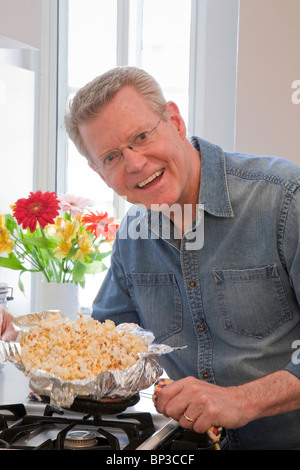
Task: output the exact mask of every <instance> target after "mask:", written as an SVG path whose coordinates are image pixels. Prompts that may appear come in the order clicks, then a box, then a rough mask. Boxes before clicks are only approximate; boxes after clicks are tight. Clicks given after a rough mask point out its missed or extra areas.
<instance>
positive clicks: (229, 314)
mask: <svg viewBox="0 0 300 470" xmlns="http://www.w3.org/2000/svg"><path fill="white" fill-rule="evenodd" d="M214 278H215V285H216V289H217V294H218V300H219V305H220V309H221V314H222V318H223V325H224V328H225V329H226V330H230V331H232V332H234V333H237V334H240V335H245V336H252V337H256V338H263V337H266V336H267V335H269V334H271V333H272V332H273V331H274V330H275V329H276V328H278V327H279V326H280V325H282V324H283V323H285V322H286V321H288V320H290V319H291V318H292V314H291V312H290V309H289V306H288V302H287V299H286V296H285V293H284V289H283V286H282V282H281V279H280V277H279V274H278V271H277V268H276V265H271V266H265V267H261V268H254V269H242V270H231V269H230V270H221V269H217V270H214Z"/></svg>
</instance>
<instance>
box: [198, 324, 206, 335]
mask: <svg viewBox="0 0 300 470" xmlns="http://www.w3.org/2000/svg"><path fill="white" fill-rule="evenodd" d="M198 331H200V333H203V331H205V326H204V325H200V326H199V327H198Z"/></svg>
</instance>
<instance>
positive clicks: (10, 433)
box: [0, 364, 226, 451]
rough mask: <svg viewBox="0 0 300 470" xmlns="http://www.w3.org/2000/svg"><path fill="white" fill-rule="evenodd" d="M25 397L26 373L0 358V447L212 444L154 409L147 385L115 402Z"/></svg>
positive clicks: (113, 447)
mask: <svg viewBox="0 0 300 470" xmlns="http://www.w3.org/2000/svg"><path fill="white" fill-rule="evenodd" d="M28 397H30V389H29V385H28V379H27V378H26V377H25V376H24V375H23V374H22V373H21V372H20V371H18V370H17V369H16V368H14V366H13V365H12V364H5V366H4V368H2V369H0V450H2V449H3V450H4V449H5V450H66V451H67V450H103V451H122V450H127V451H128V450H153V449H157V450H160V451H169V450H176V451H182V450H183V449H186V450H190V451H195V450H198V449H201V450H204V449H205V450H214V446H213V444H212V443H211V442H210V441H209V440H208V438H207V435H206V434H205V435H202V434H197V433H194V432H191V431H187V430H184V429H182V428H181V427H180V426H179V425H178V423H177V422H176V421H174V420H172V419H167V418H165V417H164V416H162V415H160V414H158V413H157V412H156V410H155V408H154V406H153V403H152V399H151V397H152V390H151V388H150V389H148V390H146V391H141V392H140V393H139V394H138V395H135V396H133V397H130V398H129V399H128V400H125V401H122V402H117V403H100V402H98V401H94V400H90V399H88V398H87V399H85V398H84V399H83V398H77V399H76V400H75V401H74V403H73V405H72V406H71V407H70V409H61V408H57V407H55V406H53V405H51V404H50V403H41V402H32V401H31V400H29V399H28ZM221 448H226V439H224V440H223V442H222V443H221Z"/></svg>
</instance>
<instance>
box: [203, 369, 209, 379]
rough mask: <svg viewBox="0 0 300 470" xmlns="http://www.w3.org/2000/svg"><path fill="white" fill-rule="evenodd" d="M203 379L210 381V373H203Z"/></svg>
mask: <svg viewBox="0 0 300 470" xmlns="http://www.w3.org/2000/svg"><path fill="white" fill-rule="evenodd" d="M202 377H203V378H204V379H208V378H209V373H208V372H207V371H206V370H205V371H204V372H203V374H202Z"/></svg>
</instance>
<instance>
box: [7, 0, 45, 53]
mask: <svg viewBox="0 0 300 470" xmlns="http://www.w3.org/2000/svg"><path fill="white" fill-rule="evenodd" d="M47 1H51V0H47ZM41 4H42V1H41V0H0V35H1V36H7V37H9V38H11V39H15V40H17V41H21V42H23V43H25V44H27V45H29V46H32V47H35V48H37V49H40V47H41Z"/></svg>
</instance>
